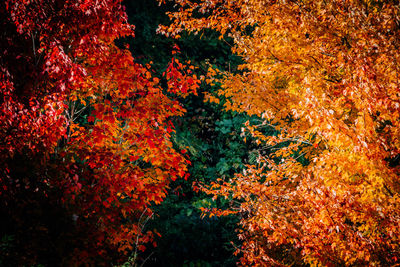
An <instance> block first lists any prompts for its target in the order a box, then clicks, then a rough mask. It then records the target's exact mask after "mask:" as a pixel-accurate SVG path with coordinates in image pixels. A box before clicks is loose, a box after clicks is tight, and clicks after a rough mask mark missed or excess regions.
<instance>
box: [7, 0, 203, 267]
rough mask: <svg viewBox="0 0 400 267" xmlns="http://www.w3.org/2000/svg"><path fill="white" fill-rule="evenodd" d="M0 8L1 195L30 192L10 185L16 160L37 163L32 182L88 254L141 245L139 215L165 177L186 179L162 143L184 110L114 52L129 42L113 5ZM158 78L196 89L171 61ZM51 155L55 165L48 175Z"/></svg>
mask: <svg viewBox="0 0 400 267" xmlns="http://www.w3.org/2000/svg"><path fill="white" fill-rule="evenodd" d="M0 10H1V11H0V17H1V21H0V23H1V24H0V25H2V37H1V38H2V39H1V42H2V44H1V55H0V59H1V60H0V75H1V76H0V90H1V102H0V110H1V113H0V128H1V132H0V140H1V143H0V153H1V156H0V163H1V166H2V170H1V172H2V173H1V176H0V181H1V186H2V188H1V191H0V195H2V196H3V197H4V196H8V197H11V198H12V191H11V189H12V188H13V187H14V188H15V186H17V187H18V188H19V187H20V188H22V187H24V188H27V189H29V188H30V187H32V186H33V185H32V184H31V185H30V184H29V182H28V181H26V179H25V178H24V177H17V178H18V180H16V178H15V176H16V175H17V176H18V175H20V174H18V170H16V169H13V167H12V166H11V165H10V162H13V158H14V157H15V155H18V154H20V155H24V157H25V158H28V159H34V160H35V161H37V160H36V159H38V158H42V159H41V160H39V161H40V162H41V164H42V165H41V166H39V167H38V169H40V171H41V173H40V174H38V177H36V178H35V179H37V181H39V182H42V183H44V184H46V185H48V186H49V188H58V189H59V190H62V191H63V192H64V196H63V202H64V205H66V206H68V207H69V209H71V210H72V211H73V213H74V214H75V219H77V222H76V224H78V225H79V224H87V223H89V224H90V225H91V226H92V227H94V228H95V229H97V230H96V231H97V235H94V236H93V237H92V238H93V240H91V241H90V242H91V244H97V245H98V246H99V248H97V247H94V248H92V249H93V250H98V251H97V253H99V254H101V253H104V251H102V248H103V247H106V245H105V244H111V246H116V247H119V248H120V250H126V249H132V246H133V245H135V242H136V245H138V244H142V243H143V242H145V241H150V239H151V238H150V237H151V236H152V234H151V233H148V234H143V236H140V235H141V234H142V233H141V230H142V229H141V228H142V227H141V226H142V224H141V223H142V222H143V221H144V220H142V221H141V218H143V216H144V218H146V216H150V215H151V214H152V212H151V211H150V210H149V209H148V208H147V207H148V206H149V205H150V204H151V203H156V204H157V203H160V202H161V201H162V200H163V198H164V197H165V194H166V190H167V188H168V184H169V182H170V180H171V179H172V180H174V179H176V178H178V177H184V176H185V175H186V165H187V163H188V161H187V160H186V159H185V158H184V157H183V156H182V155H180V154H179V153H177V152H176V151H175V150H174V149H173V147H172V143H171V142H170V140H169V138H170V135H171V133H173V132H174V128H173V125H172V123H171V121H170V118H171V116H179V115H181V114H183V112H184V109H183V108H182V107H181V106H180V105H179V103H178V102H177V101H175V100H171V99H170V98H168V97H167V96H166V95H165V94H164V93H163V89H162V87H161V85H160V84H159V80H158V79H157V78H153V77H152V75H151V72H150V70H149V67H148V66H142V65H140V64H137V63H135V61H134V59H133V57H132V55H131V53H130V52H129V51H128V50H126V49H120V48H118V47H117V46H116V45H115V40H116V39H117V38H120V37H127V36H133V26H132V25H129V24H128V23H127V16H126V13H125V11H124V8H123V6H122V5H121V1H118V0H105V1H91V0H86V1H64V0H62V1H59V0H54V1H47V0H36V1H19V0H7V1H5V2H3V3H2V4H0ZM174 62H175V61H174ZM166 76H167V80H168V82H169V83H170V81H171V82H173V86H170V87H169V88H168V90H169V91H171V92H173V93H177V94H179V93H182V95H186V94H188V93H189V92H194V91H195V90H196V88H197V86H198V81H197V78H196V77H195V76H193V75H192V74H191V73H190V70H189V68H186V66H184V65H182V64H181V63H179V62H178V61H176V62H175V65H173V64H172V65H171V66H170V67H169V68H168V70H167V72H166ZM177 86H178V87H177ZM83 114H86V115H85V116H87V119H84V116H83ZM82 120H86V121H85V122H84V123H82ZM50 157H52V158H56V159H57V162H58V163H57V165H56V166H53V171H52V172H51V173H50V172H49V171H47V169H48V168H50V167H49V165H50V160H49V158H50ZM17 164H22V165H23V164H24V163H17ZM13 166H14V165H13ZM54 169H56V171H55V170H54ZM28 175H33V174H28ZM24 181H25V184H23V185H19V184H18V183H21V182H22V183H24ZM16 184H17V185H16ZM31 190H39V189H37V188H36V189H35V188H32V189H31ZM44 194H45V195H46V194H47V193H46V192H44ZM138 236H139V237H140V238H138V239H137V237H138ZM138 240H140V241H138ZM142 241H143V242H142ZM77 253H78V252H77ZM75 256H76V260H82V261H84V257H85V256H84V255H83V254H82V255H81V256H79V255H75Z"/></svg>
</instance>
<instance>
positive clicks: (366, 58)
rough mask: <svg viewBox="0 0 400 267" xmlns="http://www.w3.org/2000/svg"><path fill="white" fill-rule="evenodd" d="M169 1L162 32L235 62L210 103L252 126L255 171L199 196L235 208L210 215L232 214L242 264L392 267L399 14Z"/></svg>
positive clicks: (366, 7)
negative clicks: (208, 46)
mask: <svg viewBox="0 0 400 267" xmlns="http://www.w3.org/2000/svg"><path fill="white" fill-rule="evenodd" d="M160 2H162V1H160ZM175 2H176V4H177V5H178V8H177V11H176V12H172V13H170V14H169V16H170V18H171V20H172V21H173V25H171V26H161V27H160V31H161V32H163V33H164V34H166V35H172V36H175V37H177V38H179V34H180V32H182V31H183V30H188V31H190V32H195V33H199V32H200V31H201V30H203V29H205V28H211V29H214V30H216V31H219V32H220V33H221V38H224V36H228V37H230V38H232V39H233V40H234V42H235V45H234V47H233V48H232V49H233V51H234V52H235V53H236V54H238V55H239V56H241V57H242V58H243V60H244V63H243V64H242V66H241V67H240V69H241V71H240V73H236V74H235V73H229V72H225V73H222V74H224V78H222V79H219V80H218V81H219V82H221V83H222V89H221V90H220V92H219V93H220V95H221V96H224V97H227V98H229V99H230V101H229V102H228V103H227V104H226V108H227V109H229V110H234V111H240V112H246V113H248V114H249V115H254V116H258V117H259V118H260V120H261V122H260V124H258V125H254V124H253V125H252V124H247V125H246V127H245V128H244V129H243V131H244V132H247V133H251V134H252V135H253V136H254V137H255V138H257V143H258V144H259V149H258V153H259V157H258V164H253V165H248V167H247V169H246V170H245V171H244V172H243V173H238V174H236V175H235V177H234V178H232V179H231V180H230V181H221V182H220V183H215V184H213V185H212V186H211V187H209V188H206V189H204V190H205V191H206V192H209V193H211V194H214V195H215V197H218V196H222V197H227V198H232V199H233V200H239V201H238V204H237V205H235V206H233V207H232V209H231V210H224V211H214V213H215V214H218V215H221V214H229V213H232V212H236V213H239V214H241V215H242V219H241V229H240V231H241V232H240V234H239V236H240V238H242V239H243V241H244V243H243V246H242V248H239V249H238V252H239V251H240V252H242V253H243V257H242V259H241V263H242V264H243V265H248V264H255V265H275V266H280V265H293V264H294V265H301V264H304V263H308V264H311V265H327V266H342V265H361V266H362V265H373V266H375V265H393V264H398V263H399V261H400V247H399V244H400V242H399V241H400V240H399V237H400V232H399V231H400V230H399V229H400V227H399V226H400V217H399V211H400V206H399V205H400V201H399V193H400V187H399V184H400V183H399V158H400V156H399V155H400V153H399V152H400V151H399V149H400V143H399V138H398V136H399V129H400V124H399V123H400V120H399V108H400V95H399V79H398V75H399V71H400V69H399V64H398V62H399V59H400V54H399V45H400V43H399V42H400V39H399V36H400V27H399V25H400V19H399V16H400V11H399V6H398V3H396V2H393V1H320V0H317V1H275V0H270V1H260V0H236V1H230V0H228V1H222V0H207V1H191V0H176V1H175ZM210 71H211V72H215V70H210ZM209 98H210V100H214V101H217V99H216V98H215V96H209ZM266 132H274V134H272V135H268V134H265V133H266ZM233 203H236V201H233Z"/></svg>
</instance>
